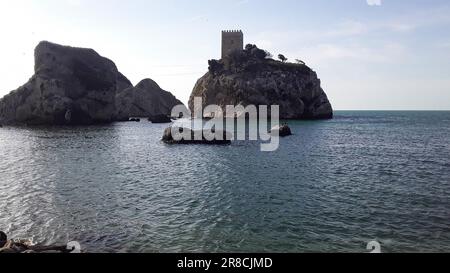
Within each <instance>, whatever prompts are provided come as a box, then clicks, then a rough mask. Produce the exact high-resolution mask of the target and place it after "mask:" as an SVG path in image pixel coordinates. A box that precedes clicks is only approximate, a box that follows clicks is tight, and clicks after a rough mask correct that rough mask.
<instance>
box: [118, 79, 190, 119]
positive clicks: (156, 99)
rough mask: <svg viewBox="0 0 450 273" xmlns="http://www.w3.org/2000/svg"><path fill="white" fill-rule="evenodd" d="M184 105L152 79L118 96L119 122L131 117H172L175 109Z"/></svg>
mask: <svg viewBox="0 0 450 273" xmlns="http://www.w3.org/2000/svg"><path fill="white" fill-rule="evenodd" d="M181 104H183V103H182V102H181V101H179V100H178V99H177V98H175V96H173V95H172V94H171V93H170V92H167V91H164V90H163V89H161V88H160V87H159V85H158V84H157V83H156V82H154V81H153V80H151V79H145V80H142V81H141V82H140V83H139V84H138V85H136V86H135V87H129V88H126V89H124V90H122V91H120V92H119V93H118V94H117V97H116V109H117V116H116V118H117V119H118V120H128V118H129V117H154V116H159V115H162V116H170V114H171V112H172V109H173V107H175V106H177V105H181Z"/></svg>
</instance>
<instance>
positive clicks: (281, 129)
mask: <svg viewBox="0 0 450 273" xmlns="http://www.w3.org/2000/svg"><path fill="white" fill-rule="evenodd" d="M270 133H271V134H278V136H280V137H287V136H291V135H292V131H291V128H290V127H289V125H287V124H283V125H280V126H277V127H274V128H272V130H270Z"/></svg>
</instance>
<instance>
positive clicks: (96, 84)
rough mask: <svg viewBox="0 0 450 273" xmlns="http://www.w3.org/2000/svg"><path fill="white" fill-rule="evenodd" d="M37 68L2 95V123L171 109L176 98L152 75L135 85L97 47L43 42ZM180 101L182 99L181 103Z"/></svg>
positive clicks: (79, 120) (79, 121)
mask: <svg viewBox="0 0 450 273" xmlns="http://www.w3.org/2000/svg"><path fill="white" fill-rule="evenodd" d="M34 55H35V56H34V57H35V68H34V70H35V74H34V75H33V76H32V77H31V79H30V80H29V81H28V82H27V83H26V84H25V85H23V86H22V87H19V88H18V89H17V90H15V91H12V92H11V93H10V94H8V95H6V96H5V97H4V98H2V99H1V100H0V123H2V124H27V125H40V124H46V125H58V124H61V125H62V124H67V125H83V124H96V123H108V122H112V121H116V120H128V118H129V117H136V116H141V114H143V116H148V115H150V114H152V115H153V114H167V113H170V112H168V108H170V107H171V106H172V105H173V104H174V103H175V101H176V102H177V103H180V102H179V101H177V100H176V99H175V98H174V97H173V96H172V95H171V94H170V93H168V92H166V91H163V90H161V89H160V88H159V86H158V85H157V84H156V83H155V82H153V81H152V80H149V79H147V80H144V81H142V82H141V83H139V84H138V85H137V86H136V87H133V85H132V84H131V82H130V81H129V80H128V79H127V78H126V77H125V76H124V75H123V74H121V73H120V72H119V71H118V69H117V67H116V65H115V64H114V62H112V61H111V60H109V59H107V58H104V57H102V56H100V55H99V54H98V53H97V52H95V51H94V50H92V49H85V48H75V47H69V46H61V45H57V44H53V43H50V42H41V43H39V45H38V46H37V47H36V49H35V54H34ZM180 104H181V103H180Z"/></svg>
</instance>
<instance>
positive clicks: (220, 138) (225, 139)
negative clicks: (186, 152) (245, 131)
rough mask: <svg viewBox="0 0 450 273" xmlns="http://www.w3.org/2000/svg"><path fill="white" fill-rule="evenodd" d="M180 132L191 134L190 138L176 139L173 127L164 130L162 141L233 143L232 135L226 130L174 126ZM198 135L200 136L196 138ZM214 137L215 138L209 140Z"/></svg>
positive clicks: (168, 142) (174, 142) (177, 142)
mask: <svg viewBox="0 0 450 273" xmlns="http://www.w3.org/2000/svg"><path fill="white" fill-rule="evenodd" d="M174 129H175V130H178V132H180V133H183V134H186V135H190V140H186V139H182V140H175V139H174V137H173V136H172V127H169V128H167V129H166V130H164V135H163V138H162V141H163V142H164V143H167V144H208V145H227V144H231V137H232V136H231V135H230V134H229V133H227V132H225V131H214V132H211V131H195V130H191V129H188V128H182V127H174ZM196 136H199V137H198V138H197V139H201V140H195V139H196V138H195V137H196ZM208 139H213V140H208Z"/></svg>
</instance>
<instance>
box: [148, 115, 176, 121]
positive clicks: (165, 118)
mask: <svg viewBox="0 0 450 273" xmlns="http://www.w3.org/2000/svg"><path fill="white" fill-rule="evenodd" d="M148 121H151V122H152V123H171V122H172V119H170V117H168V116H165V115H156V116H151V117H149V118H148Z"/></svg>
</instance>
